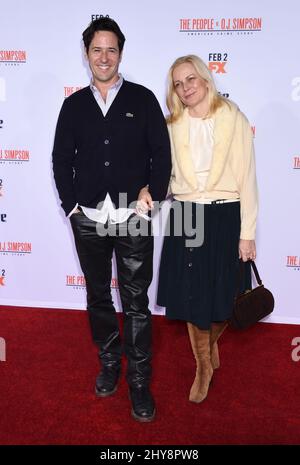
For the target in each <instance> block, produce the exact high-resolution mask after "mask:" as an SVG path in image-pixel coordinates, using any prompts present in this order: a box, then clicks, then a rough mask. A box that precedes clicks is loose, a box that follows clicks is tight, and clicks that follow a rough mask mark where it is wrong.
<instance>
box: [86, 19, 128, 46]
mask: <svg viewBox="0 0 300 465" xmlns="http://www.w3.org/2000/svg"><path fill="white" fill-rule="evenodd" d="M97 31H110V32H113V33H114V34H116V36H117V38H118V45H119V52H120V53H121V52H122V50H123V47H124V42H125V36H124V34H123V32H122V31H121V29H120V28H119V26H118V24H117V23H116V21H114V20H113V19H112V18H109V17H108V16H101V17H100V18H98V19H95V20H94V21H91V23H90V24H89V26H88V27H87V28H86V30H85V31H83V33H82V39H83V43H84V46H85V49H86V52H88V51H89V47H90V45H91V42H92V40H93V38H94V35H95V33H96V32H97Z"/></svg>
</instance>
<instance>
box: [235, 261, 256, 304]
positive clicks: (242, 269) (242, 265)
mask: <svg viewBox="0 0 300 465" xmlns="http://www.w3.org/2000/svg"><path fill="white" fill-rule="evenodd" d="M245 263H247V262H243V260H242V259H240V260H239V273H238V276H237V280H236V282H237V286H236V293H235V295H238V294H239V289H240V284H241V281H242V279H244V273H245ZM248 263H249V264H250V266H251V267H252V269H253V271H254V275H255V279H256V282H257V284H258V285H259V286H261V285H262V280H261V279H260V276H259V273H258V270H257V268H256V265H255V263H254V261H253V260H248Z"/></svg>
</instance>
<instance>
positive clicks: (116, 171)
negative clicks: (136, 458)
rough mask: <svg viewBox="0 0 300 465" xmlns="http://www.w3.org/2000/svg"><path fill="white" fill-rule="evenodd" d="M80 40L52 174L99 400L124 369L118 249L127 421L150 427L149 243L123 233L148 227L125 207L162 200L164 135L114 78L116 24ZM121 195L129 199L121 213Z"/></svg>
mask: <svg viewBox="0 0 300 465" xmlns="http://www.w3.org/2000/svg"><path fill="white" fill-rule="evenodd" d="M83 41H84V46H85V51H86V56H87V60H88V62H89V66H90V69H91V72H92V80H91V84H90V86H88V87H85V88H83V89H81V90H80V91H78V92H76V93H75V94H73V95H72V96H70V97H69V98H67V99H66V100H65V102H64V104H63V106H62V109H61V112H60V115H59V118H58V123H57V128H56V135H55V141H54V149H53V170H54V177H55V182H56V186H57V189H58V192H59V196H60V199H61V201H62V207H63V209H64V211H65V213H66V215H67V216H68V217H70V221H71V225H72V229H73V233H74V237H75V244H76V249H77V253H78V256H79V260H80V264H81V268H82V270H83V273H84V276H85V280H86V289H87V309H88V314H89V319H90V324H91V330H92V334H93V339H94V341H95V342H96V343H97V345H98V346H99V349H100V351H99V356H100V360H101V371H100V373H99V375H98V377H97V379H96V395H97V396H100V397H106V396H109V395H111V394H113V393H114V392H115V391H116V389H117V384H118V380H119V376H120V369H121V355H122V343H121V338H120V331H119V326H118V320H117V316H116V312H115V309H114V307H113V303H112V297H111V291H110V283H111V259H112V254H113V251H115V256H116V262H117V269H118V282H119V291H120V297H121V301H122V307H123V313H124V352H125V354H126V356H127V361H128V364H127V375H126V378H127V382H128V384H129V394H130V399H131V405H132V415H133V417H134V418H135V419H136V420H138V421H151V420H152V419H153V418H154V415H155V403H154V400H153V397H152V395H151V392H150V387H149V385H150V378H151V313H150V311H149V309H148V296H147V291H148V287H149V285H150V283H151V280H152V259H153V237H152V236H151V234H148V235H141V234H140V235H136V234H131V233H130V232H129V233H128V225H129V224H130V221H131V220H132V219H133V220H135V221H136V219H137V218H138V219H139V220H140V221H141V222H143V221H144V222H146V219H141V217H139V216H137V215H136V214H135V213H134V210H133V209H132V208H128V205H129V204H130V203H132V202H133V201H137V200H139V204H140V206H141V207H145V210H150V209H151V208H152V207H153V201H161V200H163V199H164V198H165V196H166V192H167V187H168V183H169V178H170V171H171V156H170V146H169V138H168V133H167V128H166V123H165V120H164V116H163V114H162V111H161V108H160V106H159V104H158V102H157V100H156V98H155V96H154V95H153V93H152V92H151V91H150V90H148V89H146V88H145V87H142V86H140V85H137V84H134V83H131V82H128V81H126V80H125V79H123V77H122V76H121V75H120V74H119V72H118V69H119V64H120V62H121V58H122V50H123V46H124V42H125V37H124V35H123V33H122V32H121V30H120V28H119V26H118V24H117V23H116V22H115V21H114V20H112V19H111V18H109V17H100V19H97V20H95V21H92V22H91V23H90V25H89V27H88V28H87V29H86V30H85V31H84V32H83ZM122 196H123V197H124V196H126V198H127V203H126V205H125V208H124V204H123V203H124V202H123V198H121V197H122ZM121 204H122V207H123V208H120V206H121ZM136 211H137V210H136ZM99 226H102V233H100V229H101V228H99ZM103 231H106V234H103ZM124 232H125V233H124Z"/></svg>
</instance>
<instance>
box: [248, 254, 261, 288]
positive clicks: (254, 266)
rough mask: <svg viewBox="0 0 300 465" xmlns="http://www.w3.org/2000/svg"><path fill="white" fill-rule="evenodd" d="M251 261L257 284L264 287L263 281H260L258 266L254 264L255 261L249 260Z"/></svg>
mask: <svg viewBox="0 0 300 465" xmlns="http://www.w3.org/2000/svg"><path fill="white" fill-rule="evenodd" d="M249 261H250V265H251V266H252V269H253V271H254V274H255V278H256V281H257V284H258V285H259V286H261V285H262V280H261V279H260V276H259V273H258V270H257V268H256V265H255V262H254V261H253V260H249Z"/></svg>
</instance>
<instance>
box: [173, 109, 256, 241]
mask: <svg viewBox="0 0 300 465" xmlns="http://www.w3.org/2000/svg"><path fill="white" fill-rule="evenodd" d="M212 118H213V119H214V145H213V156H212V164H211V169H210V172H209V175H208V178H207V181H206V185H205V191H204V192H199V190H198V185H197V178H196V174H195V170H194V166H193V162H192V157H191V154H190V149H189V116H188V109H187V108H186V109H185V110H184V112H183V116H182V117H181V118H180V119H179V120H178V121H176V122H175V123H171V124H169V125H168V129H169V134H170V139H171V147H172V165H173V166H172V174H171V180H170V191H171V192H172V194H173V195H174V196H176V199H178V200H182V201H186V200H189V201H193V200H197V199H199V198H200V197H202V198H209V199H237V198H240V202H241V233H240V238H241V239H255V229H256V217H257V184H256V173H255V158H254V148H253V135H252V130H251V127H250V124H249V122H248V120H247V118H246V117H245V115H244V114H243V113H242V112H241V111H240V110H239V109H238V107H237V106H236V105H235V104H234V103H233V102H228V105H226V104H223V105H222V107H220V108H219V109H218V110H217V111H216V112H215V114H214V115H213V117H212Z"/></svg>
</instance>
